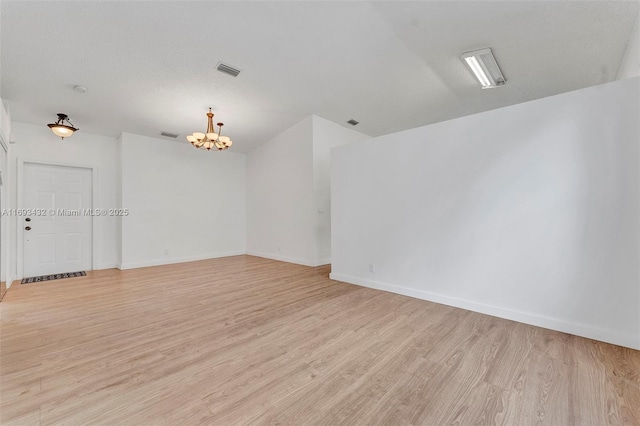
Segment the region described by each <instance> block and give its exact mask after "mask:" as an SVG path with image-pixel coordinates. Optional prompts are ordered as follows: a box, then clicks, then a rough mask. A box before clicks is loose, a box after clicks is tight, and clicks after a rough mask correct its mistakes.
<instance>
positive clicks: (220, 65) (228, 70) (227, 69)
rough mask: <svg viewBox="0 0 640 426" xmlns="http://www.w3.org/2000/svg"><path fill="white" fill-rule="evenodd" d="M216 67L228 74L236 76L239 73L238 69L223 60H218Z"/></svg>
mask: <svg viewBox="0 0 640 426" xmlns="http://www.w3.org/2000/svg"><path fill="white" fill-rule="evenodd" d="M216 69H217V70H218V71H220V72H223V73H225V74H229V75H230V76H233V77H237V76H238V74H240V70H239V69H237V68H234V67H232V66H231V65H227V64H225V63H223V62H218V66H217V67H216Z"/></svg>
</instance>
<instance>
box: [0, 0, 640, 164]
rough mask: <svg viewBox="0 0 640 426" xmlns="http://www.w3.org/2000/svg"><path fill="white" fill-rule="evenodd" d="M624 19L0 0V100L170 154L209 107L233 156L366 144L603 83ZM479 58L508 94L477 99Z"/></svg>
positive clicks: (552, 9) (622, 36) (292, 5)
mask: <svg viewBox="0 0 640 426" xmlns="http://www.w3.org/2000/svg"><path fill="white" fill-rule="evenodd" d="M637 16H638V2H637V1H629V2H625V1H604V2H599V1H548V2H541V1H497V2H488V1H468V2H461V1H424V2H392V1H389V2H364V1H354V2H329V1H321V2H308V1H299V2H271V1H260V2H205V1H196V2H188V1H173V2H171V1H163V2H146V1H145V2H133V1H104V2H97V1H77V2H72V1H67V2H27V1H6V0H3V1H2V2H1V3H0V25H1V26H0V37H1V39H0V48H1V51H0V55H1V66H2V68H1V81H0V89H1V93H0V95H1V96H2V98H3V99H6V100H8V101H9V105H10V108H11V113H12V118H13V119H14V120H17V121H24V122H29V123H35V124H41V125H45V124H46V123H48V122H51V121H52V120H53V119H54V118H55V113H57V112H64V113H67V114H69V115H70V117H71V118H72V121H73V123H74V124H75V125H77V126H78V127H80V129H81V131H85V132H90V133H97V134H103V135H111V136H117V135H119V134H120V133H121V132H123V131H126V132H132V133H137V134H142V135H147V136H157V137H159V133H160V132H161V131H167V132H172V133H179V134H180V137H179V142H180V143H187V142H186V141H185V139H184V136H185V135H186V134H188V133H191V132H194V131H204V129H205V127H206V116H205V113H206V110H207V108H208V107H209V106H211V107H213V109H214V112H215V114H216V117H215V120H216V121H218V120H220V121H224V122H225V129H226V130H227V132H228V134H229V135H230V136H232V139H233V140H234V142H235V144H234V147H233V148H232V149H233V150H235V151H240V152H247V151H248V150H250V149H251V148H253V147H255V146H257V145H259V144H260V143H262V142H264V141H266V140H268V139H270V138H271V137H273V136H274V135H276V134H278V133H279V132H281V131H283V130H284V129H286V128H288V127H289V126H291V125H293V124H294V123H296V122H297V121H299V120H301V119H302V118H304V117H305V116H307V115H309V114H316V115H318V116H321V117H324V118H326V119H329V120H332V121H335V122H337V123H341V124H343V125H344V126H346V127H350V126H349V125H347V124H345V122H346V121H347V120H349V119H351V118H354V119H356V120H358V121H359V122H360V124H359V125H358V126H357V127H355V129H356V130H358V131H360V132H363V133H366V134H368V135H371V136H377V135H381V134H386V133H391V132H394V131H398V130H403V129H408V128H412V127H417V126H421V125H425V124H429V123H434V122H438V121H442V120H447V119H451V118H455V117H459V116H463V115H468V114H473V113H477V112H481V111H486V110H489V109H494V108H499V107H502V106H507V105H512V104H515V103H519V102H524V101H528V100H532V99H537V98H541V97H545V96H549V95H553V94H557V93H562V92H566V91H569V90H575V89H578V88H582V87H587V86H591V85H596V84H600V83H604V82H608V81H612V80H613V79H615V76H616V73H617V71H618V68H619V66H620V63H621V61H622V59H623V56H624V52H625V48H626V44H627V42H628V39H629V36H630V34H631V30H632V28H633V25H634V22H635V19H636V17H637ZM484 47H492V48H493V50H494V54H495V56H496V58H497V60H498V62H499V64H500V66H501V68H502V70H503V72H504V74H505V77H506V78H507V80H508V81H507V85H506V86H504V87H501V88H498V89H493V90H480V88H479V86H478V84H477V83H476V82H475V80H474V79H473V77H472V75H471V74H470V73H469V72H468V70H467V69H466V68H465V67H464V65H463V63H462V61H461V60H460V55H461V54H462V53H463V52H466V51H469V50H474V49H478V48H484ZM219 61H224V62H226V63H228V64H230V65H233V66H235V67H237V68H239V69H241V70H242V73H241V74H240V76H239V77H237V78H232V77H230V76H228V75H226V74H222V73H219V72H217V71H216V70H215V66H216V64H217V63H218V62H219ZM74 85H84V86H86V87H87V88H88V89H89V91H88V92H87V93H84V94H79V93H77V92H75V91H74V90H73V86H74Z"/></svg>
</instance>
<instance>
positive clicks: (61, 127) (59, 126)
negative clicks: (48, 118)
mask: <svg viewBox="0 0 640 426" xmlns="http://www.w3.org/2000/svg"><path fill="white" fill-rule="evenodd" d="M65 121H66V122H67V124H68V125H67V124H64V123H65ZM47 126H49V128H50V129H51V131H52V132H53V134H54V135H56V136H60V137H61V138H62V139H64V138H68V137H69V136H71V135H73V132H75V131H77V130H78V129H77V128H75V127H73V124H71V122H70V121H69V117H68V116H67V114H61V113H58V121H56V122H55V123H50V124H47Z"/></svg>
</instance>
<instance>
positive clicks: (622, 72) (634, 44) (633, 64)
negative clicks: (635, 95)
mask: <svg viewBox="0 0 640 426" xmlns="http://www.w3.org/2000/svg"><path fill="white" fill-rule="evenodd" d="M639 26H640V13H638V18H636V24H635V26H634V27H633V31H632V33H631V38H630V39H629V43H628V44H627V50H626V53H625V55H624V59H623V60H622V64H621V65H620V69H619V70H618V80H622V79H623V78H629V77H635V76H637V75H640V30H639V29H638V27H639Z"/></svg>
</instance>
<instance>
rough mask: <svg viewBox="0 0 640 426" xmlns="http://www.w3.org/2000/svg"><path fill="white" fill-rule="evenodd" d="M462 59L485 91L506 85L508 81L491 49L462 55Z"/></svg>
mask: <svg viewBox="0 0 640 426" xmlns="http://www.w3.org/2000/svg"><path fill="white" fill-rule="evenodd" d="M462 59H463V60H464V62H465V63H466V64H467V66H468V67H469V69H470V70H471V71H472V72H473V74H474V75H475V76H476V78H477V79H478V81H479V82H480V84H481V85H482V88H483V89H490V88H493V87H498V86H502V85H504V83H505V82H506V81H507V80H505V78H504V76H503V75H502V71H500V67H499V66H498V63H497V62H496V58H495V57H494V56H493V53H492V52H491V49H482V50H476V51H473V52H467V53H465V54H464V55H462Z"/></svg>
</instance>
